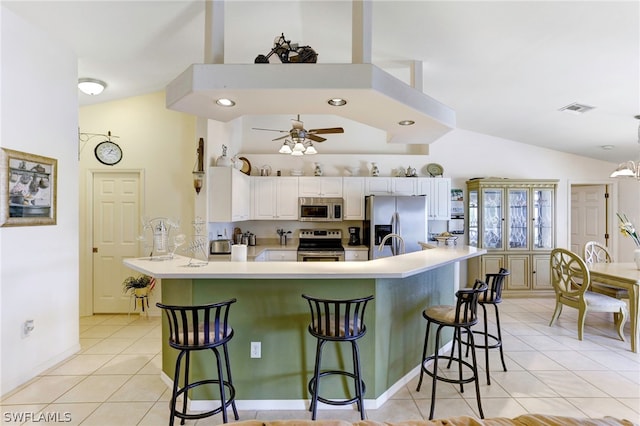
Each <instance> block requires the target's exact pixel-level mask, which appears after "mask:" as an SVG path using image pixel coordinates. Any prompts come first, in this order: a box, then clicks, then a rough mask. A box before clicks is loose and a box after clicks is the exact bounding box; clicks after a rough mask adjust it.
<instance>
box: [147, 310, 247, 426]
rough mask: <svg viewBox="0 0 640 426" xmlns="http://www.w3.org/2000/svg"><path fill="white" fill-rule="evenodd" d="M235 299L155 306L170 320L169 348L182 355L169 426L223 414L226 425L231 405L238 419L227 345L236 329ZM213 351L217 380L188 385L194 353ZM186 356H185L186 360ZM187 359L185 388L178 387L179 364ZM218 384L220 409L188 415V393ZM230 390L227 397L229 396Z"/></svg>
mask: <svg viewBox="0 0 640 426" xmlns="http://www.w3.org/2000/svg"><path fill="white" fill-rule="evenodd" d="M235 301H236V299H230V300H227V301H225V302H220V303H212V304H207V305H200V306H169V305H163V304H161V303H156V306H157V307H159V308H160V309H162V310H163V311H164V313H165V314H166V317H167V320H168V321H169V345H170V346H171V347H172V348H175V349H178V350H179V351H180V354H178V358H177V359H176V370H175V376H174V379H173V391H172V393H171V401H170V406H169V408H170V410H171V418H170V420H169V425H170V426H172V425H173V422H174V419H175V417H179V418H180V419H182V420H181V421H180V424H182V425H183V424H184V422H185V419H186V420H195V419H202V418H204V417H209V416H213V415H215V414H218V413H220V412H222V420H223V422H224V423H227V407H228V406H229V405H231V407H232V408H233V414H234V417H235V419H236V420H238V410H237V409H236V402H235V395H236V391H235V388H234V387H233V381H232V379H231V365H230V364H229V351H228V350H227V342H229V340H231V338H232V337H233V329H232V328H231V327H230V326H229V322H228V320H229V308H230V306H231V304H232V303H235ZM221 346H222V350H223V353H224V362H223V361H222V360H221V357H220V352H219V350H218V348H219V347H221ZM206 349H211V351H212V352H213V353H214V355H215V357H216V367H217V377H216V378H215V379H203V380H198V381H195V382H193V383H189V361H190V353H191V351H200V350H206ZM185 355H186V357H185ZM183 357H185V366H184V385H183V386H182V387H181V388H179V385H178V382H179V380H180V364H181V361H182V358H183ZM223 364H224V367H225V369H226V375H227V376H226V379H225V377H224V373H223ZM208 384H218V387H217V388H218V389H217V391H218V392H219V393H220V406H219V407H217V408H215V409H213V410H211V411H207V412H204V413H197V414H195V413H194V414H189V413H187V392H188V391H189V390H191V389H193V388H195V387H197V386H202V385H208ZM227 391H228V397H227V396H226V394H227ZM180 395H182V396H183V401H182V411H178V409H177V408H176V401H177V399H178V397H179V396H180Z"/></svg>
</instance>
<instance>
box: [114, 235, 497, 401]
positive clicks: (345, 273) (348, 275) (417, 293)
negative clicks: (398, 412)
mask: <svg viewBox="0 0 640 426" xmlns="http://www.w3.org/2000/svg"><path fill="white" fill-rule="evenodd" d="M484 253H485V250H482V249H476V248H473V247H468V246H453V247H449V246H446V247H441V248H434V249H430V250H425V251H420V252H414V253H408V254H404V255H399V256H394V257H387V258H382V259H375V260H371V261H366V262H209V264H208V265H206V266H202V267H190V266H187V263H188V260H189V259H188V258H185V257H176V258H174V259H172V260H166V261H152V260H149V258H138V259H127V260H125V261H124V263H125V265H127V266H128V267H129V268H131V269H133V270H136V271H138V272H141V273H144V274H148V275H151V276H153V277H155V278H157V279H159V281H160V283H161V284H160V290H161V293H162V294H161V300H162V303H165V304H175V305H196V304H205V303H212V302H218V301H223V300H226V299H231V298H235V299H237V303H235V304H234V305H232V307H231V313H230V323H231V325H232V327H233V329H234V333H235V335H234V337H233V339H232V340H231V341H230V343H229V352H230V357H231V368H232V374H233V382H234V385H235V388H236V401H237V406H238V409H240V410H265V409H278V410H287V409H290V410H296V409H300V410H302V409H306V408H307V407H308V401H309V392H308V390H307V383H308V381H309V378H310V377H311V375H312V374H313V365H314V357H315V346H316V339H315V338H313V337H312V336H311V335H310V334H309V333H308V331H307V326H308V324H309V321H310V314H309V307H308V304H307V302H306V301H305V300H304V299H303V298H302V297H301V295H302V294H309V295H312V296H317V297H323V298H333V299H346V298H357V297H363V296H368V295H373V296H374V297H375V299H374V300H373V301H372V302H371V303H369V305H368V306H367V311H366V316H365V323H366V325H367V334H366V335H365V336H364V337H363V338H362V339H360V340H359V341H358V344H359V347H360V357H361V361H362V374H363V377H364V381H365V384H366V394H365V407H366V408H368V409H375V408H377V407H379V406H381V405H382V404H383V403H384V402H385V401H386V400H387V399H388V398H389V397H390V396H391V395H393V394H394V393H395V392H396V391H397V390H399V389H400V388H401V387H402V386H403V385H405V384H406V383H407V382H408V381H409V380H410V379H411V378H413V377H414V376H415V375H416V374H417V373H419V371H420V370H419V366H420V358H421V355H422V345H423V343H424V331H425V324H426V321H425V320H424V319H423V318H422V311H423V310H424V309H425V308H426V307H427V306H430V305H440V304H453V303H454V299H455V295H454V294H455V291H456V290H457V283H458V282H459V269H460V262H461V261H465V260H466V259H469V258H472V257H475V256H480V255H482V254H484ZM162 335H163V336H162V339H163V341H162V370H163V377H164V378H165V380H166V381H167V382H168V383H170V382H172V379H173V374H174V368H175V367H174V366H175V359H176V357H177V353H178V351H176V350H174V349H172V348H171V347H170V346H169V345H168V331H167V322H166V319H165V318H163V326H162ZM450 338H451V337H450V336H449V337H448V339H447V340H450ZM251 342H260V343H261V357H260V358H251V356H250V355H251V350H250V349H251ZM445 343H448V342H445ZM434 349H435V348H430V349H429V351H430V352H433V351H434ZM206 352H207V351H201V352H199V353H194V354H193V356H192V361H191V365H192V367H191V371H192V373H193V375H194V376H197V377H200V376H203V375H206V376H207V377H211V376H212V375H213V373H214V371H215V370H214V368H215V367H214V362H213V361H212V356H211V354H210V353H206ZM332 364H333V365H332ZM345 366H346V368H348V369H350V368H351V351H350V346H349V345H347V344H344V345H338V344H328V345H327V346H326V347H325V349H324V354H323V368H332V367H339V368H343V367H345ZM164 375H166V377H165V376H164ZM332 380H334V379H327V381H325V382H323V390H322V393H323V394H324V395H326V396H328V397H336V398H342V397H344V392H345V390H344V388H345V386H346V384H345V382H342V380H343V379H339V378H337V379H335V382H332ZM206 392H207V389H202V390H201V391H199V392H195V393H194V394H193V395H191V400H192V407H193V409H199V407H201V408H202V409H206V408H207V407H210V405H211V402H210V400H212V399H214V397H213V396H212V395H207V393H206ZM324 407H327V406H324ZM319 408H320V409H322V408H323V405H322V404H320V406H319Z"/></svg>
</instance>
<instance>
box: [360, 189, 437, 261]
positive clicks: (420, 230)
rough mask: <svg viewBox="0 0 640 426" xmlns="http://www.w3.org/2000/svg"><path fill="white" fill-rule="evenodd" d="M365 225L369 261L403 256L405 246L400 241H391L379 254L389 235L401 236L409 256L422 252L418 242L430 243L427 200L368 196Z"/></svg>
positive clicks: (366, 198) (421, 196) (393, 239)
mask: <svg viewBox="0 0 640 426" xmlns="http://www.w3.org/2000/svg"><path fill="white" fill-rule="evenodd" d="M363 225H364V226H363V228H364V229H363V231H364V242H365V244H366V245H367V246H368V247H369V259H377V258H379V257H388V256H394V255H397V254H401V244H400V241H399V240H398V239H397V238H387V240H386V241H385V243H384V246H383V249H382V251H378V248H379V247H380V243H381V242H382V240H383V239H384V237H385V236H386V235H387V234H398V235H400V236H401V237H402V239H403V240H404V247H405V252H406V253H410V252H413V251H419V250H422V247H421V246H420V244H418V242H420V241H421V242H426V241H427V197H426V196H424V195H418V196H388V195H370V196H367V197H365V220H364V224H363Z"/></svg>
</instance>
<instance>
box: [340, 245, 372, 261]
mask: <svg viewBox="0 0 640 426" xmlns="http://www.w3.org/2000/svg"><path fill="white" fill-rule="evenodd" d="M344 260H345V261H347V262H354V261H356V262H357V261H363V260H369V251H368V250H358V249H349V248H345V249H344Z"/></svg>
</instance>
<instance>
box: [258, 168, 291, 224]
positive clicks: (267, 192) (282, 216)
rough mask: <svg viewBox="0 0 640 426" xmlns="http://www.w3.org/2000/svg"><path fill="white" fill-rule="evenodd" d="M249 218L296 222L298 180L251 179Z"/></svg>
mask: <svg viewBox="0 0 640 426" xmlns="http://www.w3.org/2000/svg"><path fill="white" fill-rule="evenodd" d="M251 193H252V197H251V218H252V219H256V220H298V178H297V177H283V176H275V177H263V176H256V177H252V178H251Z"/></svg>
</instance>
